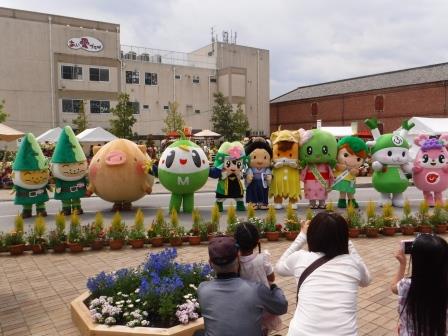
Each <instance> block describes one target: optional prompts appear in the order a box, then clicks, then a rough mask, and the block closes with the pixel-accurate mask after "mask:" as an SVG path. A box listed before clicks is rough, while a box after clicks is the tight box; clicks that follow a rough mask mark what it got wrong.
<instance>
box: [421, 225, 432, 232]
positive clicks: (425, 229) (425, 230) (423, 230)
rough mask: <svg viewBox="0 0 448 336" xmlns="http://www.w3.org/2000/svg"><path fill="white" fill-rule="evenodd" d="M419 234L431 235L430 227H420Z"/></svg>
mask: <svg viewBox="0 0 448 336" xmlns="http://www.w3.org/2000/svg"><path fill="white" fill-rule="evenodd" d="M420 232H421V233H432V227H431V226H430V225H420Z"/></svg>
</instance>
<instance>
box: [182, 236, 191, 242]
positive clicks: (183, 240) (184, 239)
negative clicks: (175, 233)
mask: <svg viewBox="0 0 448 336" xmlns="http://www.w3.org/2000/svg"><path fill="white" fill-rule="evenodd" d="M189 241H190V238H189V236H182V243H188V242H189Z"/></svg>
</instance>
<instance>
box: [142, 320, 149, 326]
mask: <svg viewBox="0 0 448 336" xmlns="http://www.w3.org/2000/svg"><path fill="white" fill-rule="evenodd" d="M141 323H142V326H144V327H146V326H147V325H149V321H146V320H142V322H141Z"/></svg>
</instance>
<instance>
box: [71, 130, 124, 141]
mask: <svg viewBox="0 0 448 336" xmlns="http://www.w3.org/2000/svg"><path fill="white" fill-rule="evenodd" d="M76 137H77V138H78V140H79V142H95V143H97V142H109V141H112V140H115V139H118V138H117V137H116V136H115V135H113V134H112V133H110V132H108V131H106V130H105V129H104V128H101V127H95V128H88V129H86V130H84V131H82V132H81V133H79V134H78V135H77V136H76Z"/></svg>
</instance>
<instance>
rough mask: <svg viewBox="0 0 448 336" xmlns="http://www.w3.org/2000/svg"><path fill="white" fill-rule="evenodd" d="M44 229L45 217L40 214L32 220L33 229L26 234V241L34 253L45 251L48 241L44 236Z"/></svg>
mask: <svg viewBox="0 0 448 336" xmlns="http://www.w3.org/2000/svg"><path fill="white" fill-rule="evenodd" d="M46 229H47V226H46V223H45V219H44V218H43V217H42V216H37V217H36V220H35V221H34V229H33V230H32V232H31V234H30V235H29V236H28V243H29V244H30V245H31V250H32V251H33V253H34V254H42V253H45V252H46V251H47V244H48V242H47V239H45V237H44V235H45V231H46Z"/></svg>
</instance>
